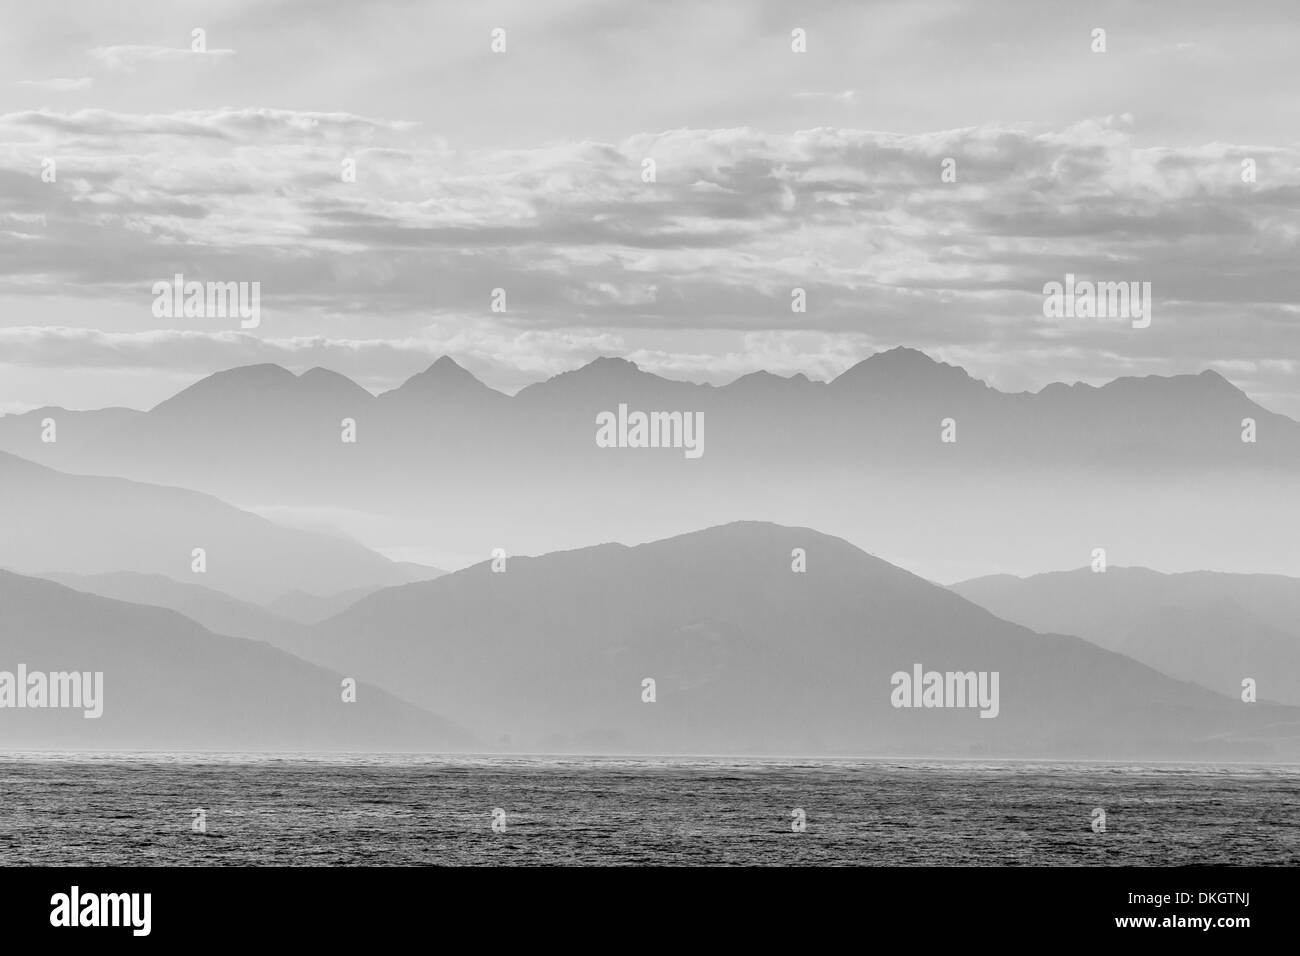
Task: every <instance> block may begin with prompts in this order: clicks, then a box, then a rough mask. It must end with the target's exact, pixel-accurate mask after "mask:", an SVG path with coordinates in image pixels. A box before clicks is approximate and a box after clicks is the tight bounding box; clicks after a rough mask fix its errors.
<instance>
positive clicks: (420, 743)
mask: <svg viewBox="0 0 1300 956" xmlns="http://www.w3.org/2000/svg"><path fill="white" fill-rule="evenodd" d="M20 664H23V665H26V668H27V671H28V673H29V674H30V673H32V672H38V671H39V672H51V671H79V672H92V673H93V672H96V671H102V672H103V713H102V715H101V716H100V717H98V718H95V719H87V718H86V717H85V716H84V714H83V711H82V710H80V709H53V708H37V709H33V708H11V707H4V708H0V748H3V749H88V750H98V749H114V750H124V749H142V750H259V751H266V750H328V751H353V750H368V751H371V750H447V749H463V748H466V747H470V746H472V744H473V741H472V739H471V738H470V737H469V735H468V734H466V733H465V732H464V731H463V730H461V729H460V728H458V727H456V726H454V725H453V724H450V723H448V722H447V721H445V720H442V719H441V718H438V717H435V716H433V715H432V714H429V713H427V712H425V711H422V710H420V709H417V708H415V707H412V706H411V705H409V704H407V703H404V702H402V701H400V700H397V699H395V698H394V697H392V696H391V695H389V694H387V693H385V692H383V691H381V690H379V689H378V688H375V687H372V686H368V685H365V684H362V685H361V686H359V687H358V689H357V696H356V701H355V702H352V703H344V702H343V699H342V687H341V682H342V679H343V678H342V676H341V675H339V674H336V673H331V672H329V671H326V670H323V669H322V668H319V667H316V666H314V665H311V664H308V663H307V662H305V661H302V660H300V659H298V658H296V657H293V656H291V655H289V654H286V653H284V652H283V651H279V650H276V649H275V648H272V647H270V646H269V645H267V644H263V643H261V642H259V641H249V640H244V639H241V638H233V637H225V636H222V635H217V634H213V633H211V632H209V631H207V630H205V629H203V628H202V627H200V626H199V625H198V624H196V623H194V622H193V621H191V620H189V619H188V618H185V617H183V616H181V615H180V614H177V613H175V612H173V611H169V610H165V609H162V608H156V607H144V606H141V605H135V604H126V603H123V602H120V601H113V600H110V599H107V598H102V597H99V596H97V595H92V594H84V593H81V592H78V591H73V590H71V589H69V588H65V587H63V586H62V585H59V584H55V583H53V582H50V581H42V580H39V579H36V578H28V577H24V576H21V575H16V574H11V573H9V572H0V671H6V672H8V673H10V674H15V673H17V669H18V665H20Z"/></svg>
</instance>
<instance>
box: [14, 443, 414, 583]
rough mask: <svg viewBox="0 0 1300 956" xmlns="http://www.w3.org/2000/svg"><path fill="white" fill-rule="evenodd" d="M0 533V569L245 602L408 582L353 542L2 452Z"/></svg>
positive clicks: (204, 499)
mask: <svg viewBox="0 0 1300 956" xmlns="http://www.w3.org/2000/svg"><path fill="white" fill-rule="evenodd" d="M0 528H3V530H4V533H3V534H0V567H8V568H12V569H14V570H16V571H19V572H24V573H32V574H35V573H40V572H44V571H49V570H54V571H59V572H70V573H76V574H98V573H103V572H108V571H133V572H137V573H142V574H161V575H165V576H168V577H175V578H190V577H193V578H194V579H195V580H196V581H201V582H202V583H203V584H204V585H207V586H211V587H215V588H217V589H218V590H221V591H225V592H227V593H230V594H233V595H236V596H238V597H240V598H243V599H245V600H251V601H262V600H270V599H272V598H273V597H275V596H276V595H278V594H281V593H283V592H285V591H289V590H294V589H300V590H311V591H317V590H336V591H341V590H344V589H346V588H350V587H357V586H361V585H373V586H376V587H378V586H384V585H389V584H401V583H405V582H406V581H408V580H410V578H409V575H408V574H407V573H406V572H405V571H404V570H403V569H402V568H400V567H397V566H396V565H394V564H393V562H391V561H389V560H387V559H386V558H384V557H382V556H381V555H378V554H375V553H374V552H372V551H368V550H366V549H365V548H363V547H361V546H360V545H358V544H355V543H354V542H351V541H347V540H345V539H341V538H336V537H331V536H328V535H323V534H313V533H310V532H306V531H295V530H290V529H287V528H282V527H280V526H278V525H275V524H272V523H271V522H270V521H267V520H266V519H264V518H260V517H257V516H255V515H251V514H248V513H246V512H242V511H239V510H238V509H236V508H232V507H231V506H229V505H227V504H225V503H224V502H221V501H218V500H217V499H216V498H212V497H209V496H208V495H204V494H199V493H197V492H193V491H186V490H184V489H181V488H167V487H162V486H158V485H148V484H142V483H137V482H133V481H126V480H124V479H121V478H101V477H94V476H89V475H70V474H64V473H62V472H58V471H54V470H52V469H50V468H46V467H43V466H41V465H37V464H34V463H32V462H29V461H25V460H23V459H21V458H17V457H15V456H13V455H9V454H6V453H4V452H0ZM196 548H202V549H204V550H205V551H206V568H207V569H206V572H204V573H201V574H200V573H194V572H193V571H192V568H193V566H194V565H193V561H194V558H193V551H194V549H196Z"/></svg>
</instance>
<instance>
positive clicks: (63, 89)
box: [18, 76, 95, 93]
mask: <svg viewBox="0 0 1300 956" xmlns="http://www.w3.org/2000/svg"><path fill="white" fill-rule="evenodd" d="M18 85H19V86H30V87H34V88H36V89H38V90H52V91H53V92H55V93H72V92H75V91H77V90H88V89H90V88H91V87H92V86H94V85H95V81H94V80H93V79H92V78H91V77H89V76H79V77H77V78H76V79H64V78H59V79H53V80H19V81H18Z"/></svg>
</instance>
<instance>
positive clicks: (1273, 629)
mask: <svg viewBox="0 0 1300 956" xmlns="http://www.w3.org/2000/svg"><path fill="white" fill-rule="evenodd" d="M1291 540H1292V541H1293V542H1294V535H1292V536H1291ZM952 590H954V591H956V592H957V593H958V594H960V595H962V596H963V597H965V598H968V599H969V600H971V601H973V602H975V603H976V604H978V605H980V606H981V607H983V608H987V609H988V610H989V611H991V612H993V613H994V614H996V615H997V616H998V617H1001V618H1004V619H1006V620H1008V621H1015V622H1016V623H1017V624H1023V625H1025V626H1026V627H1029V628H1032V629H1034V630H1036V631H1060V632H1062V633H1066V634H1077V635H1078V636H1079V637H1083V638H1086V639H1087V640H1089V641H1091V642H1092V643H1094V644H1096V645H1098V646H1100V647H1104V648H1106V649H1108V650H1112V651H1118V652H1119V653H1121V654H1124V655H1126V656H1128V657H1132V658H1133V659H1135V660H1139V661H1142V662H1143V663H1145V664H1150V665H1151V666H1152V667H1154V668H1156V669H1157V670H1160V671H1162V672H1164V673H1166V674H1169V675H1171V676H1173V677H1178V678H1180V679H1183V680H1192V681H1196V682H1197V683H1198V684H1201V685H1203V686H1205V687H1209V688H1211V689H1212V690H1216V691H1219V692H1221V693H1223V694H1227V695H1229V696H1233V697H1237V696H1240V694H1241V692H1242V681H1243V680H1245V679H1247V678H1249V679H1251V680H1254V681H1255V685H1256V692H1257V694H1258V696H1259V697H1260V698H1261V699H1267V700H1275V701H1279V702H1281V703H1285V704H1294V705H1300V580H1297V579H1295V578H1288V577H1282V576H1280V575H1273V574H1220V573H1215V572H1211V571H1197V572H1190V573H1186V574H1160V573H1159V572H1156V571H1151V570H1148V569H1146V568H1118V567H1109V568H1107V569H1106V571H1105V572H1104V573H1098V572H1094V571H1093V570H1092V569H1091V568H1082V569H1078V570H1074V571H1059V572H1053V573H1050V574H1036V575H1034V576H1032V577H1029V578H1018V577H1014V576H1012V575H1005V574H1000V575H992V576H989V577H983V578H976V579H974V580H970V581H963V582H961V583H960V584H954V585H952Z"/></svg>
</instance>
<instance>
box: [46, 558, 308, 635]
mask: <svg viewBox="0 0 1300 956" xmlns="http://www.w3.org/2000/svg"><path fill="white" fill-rule="evenodd" d="M36 577H41V578H44V579H45V580H47V581H54V582H56V583H58V584H62V585H63V586H64V587H69V588H72V589H73V590H75V591H83V592H85V593H87V594H98V595H99V596H100V597H106V598H112V599H113V600H114V601H125V602H126V603H128V604H145V605H149V606H152V607H165V608H168V609H169V610H172V611H175V612H176V613H178V614H184V615H185V616H186V617H188V618H189V619H190V620H192V621H195V622H197V623H199V624H201V625H202V626H203V627H205V628H207V629H208V630H209V631H212V632H213V633H216V634H227V635H230V636H231V637H247V638H250V639H252V640H255V641H265V642H267V643H268V644H272V645H274V646H276V647H279V648H281V649H282V650H287V651H289V652H290V653H293V652H294V651H295V650H297V649H298V647H299V646H300V645H301V644H302V643H303V642H304V641H306V640H307V632H306V629H305V628H303V627H302V626H301V624H299V623H298V622H297V621H294V620H289V619H287V618H285V617H281V616H280V615H278V614H276V613H274V612H273V611H271V610H269V609H267V608H264V607H261V606H259V605H256V604H250V603H249V602H247V601H240V600H239V599H238V598H233V597H231V596H230V595H228V594H224V593H222V592H221V591H215V590H213V589H212V588H205V587H203V586H202V585H199V584H187V583H185V582H183V581H175V580H173V579H172V578H168V577H164V576H163V575H161V574H135V573H132V572H130V571H117V572H112V573H108V574H63V573H59V572H53V573H51V572H47V573H44V574H40V575H36ZM194 577H200V575H194ZM273 603H274V602H273Z"/></svg>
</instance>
